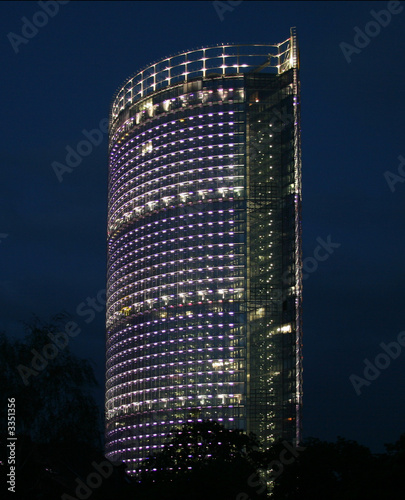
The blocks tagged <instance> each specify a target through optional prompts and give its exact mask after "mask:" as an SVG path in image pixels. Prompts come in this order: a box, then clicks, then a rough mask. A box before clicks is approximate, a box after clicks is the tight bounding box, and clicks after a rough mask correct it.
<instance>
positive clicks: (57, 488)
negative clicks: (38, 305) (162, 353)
mask: <svg viewBox="0 0 405 500" xmlns="http://www.w3.org/2000/svg"><path fill="white" fill-rule="evenodd" d="M69 320H70V318H69V317H68V315H66V314H59V315H57V316H55V317H53V318H52V319H51V321H49V322H43V321H41V320H39V319H38V318H36V317H34V319H33V320H32V321H31V322H30V323H29V324H27V325H26V336H25V337H24V338H23V339H22V340H16V339H10V338H8V337H7V336H6V335H5V334H4V333H2V334H0V365H1V367H2V369H1V370H0V384H1V387H2V391H1V394H0V414H1V417H2V421H7V405H8V402H9V401H10V399H13V400H14V401H15V419H16V436H17V441H16V445H17V449H16V459H17V463H16V468H17V471H18V491H19V494H17V495H15V496H13V497H14V498H20V497H19V495H22V496H21V498H28V497H29V498H37V497H36V496H35V495H36V494H38V498H58V496H55V495H60V493H61V492H62V491H65V489H66V488H69V487H70V483H71V482H72V481H73V480H74V478H75V477H76V475H80V474H81V473H82V472H81V471H82V470H84V469H83V468H86V467H87V468H88V467H89V466H90V464H91V457H92V456H93V455H94V453H100V456H101V441H100V436H101V433H100V430H101V426H100V423H101V422H100V415H99V410H98V407H97V405H96V403H95V400H94V397H93V395H92V390H93V389H94V387H95V386H96V379H95V376H94V373H93V368H92V366H91V364H90V363H89V361H87V360H83V359H79V358H78V357H77V356H75V355H74V354H73V353H72V351H71V349H70V346H69V337H68V336H67V335H65V336H64V335H63V332H64V330H65V326H66V324H67V322H68V321H69ZM58 334H60V335H58ZM52 339H53V340H52ZM35 360H36V361H35ZM6 432H7V429H6V428H5V427H3V428H2V430H1V435H0V436H1V441H2V444H3V446H2V456H1V461H2V462H3V464H4V463H7V461H6V458H7V452H6V448H5V446H4V444H5V442H6V438H7V435H6ZM4 468H5V467H4ZM27 495H28V496H27ZM44 495H45V496H44ZM46 495H47V496H46ZM59 497H60V496H59Z"/></svg>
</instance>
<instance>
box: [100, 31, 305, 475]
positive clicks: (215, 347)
mask: <svg viewBox="0 0 405 500" xmlns="http://www.w3.org/2000/svg"><path fill="white" fill-rule="evenodd" d="M298 61H299V60H298V52H297V41H296V36H295V33H294V30H291V36H290V38H289V39H287V40H286V41H285V42H283V43H280V44H275V45H270V44H262V45H260V44H255V45H236V44H234V45H218V46H214V47H206V48H201V49H196V50H191V51H188V52H182V53H179V54H177V55H175V56H172V57H168V58H166V59H163V60H162V61H159V62H156V63H154V64H151V65H149V66H147V67H146V68H145V69H143V70H142V71H140V72H138V73H136V74H135V76H133V77H131V78H129V79H128V80H127V81H126V83H125V85H124V86H123V87H122V88H121V89H120V90H119V91H118V92H117V94H116V96H115V98H114V100H113V103H112V108H111V115H110V136H109V137H110V139H109V140H110V142H109V194H108V200H109V205H108V283H107V372H106V453H107V456H108V457H109V458H110V459H111V460H124V461H125V462H126V463H127V466H128V469H129V470H131V471H136V469H137V467H138V465H139V461H140V460H142V459H144V458H145V457H147V456H148V455H150V454H153V453H156V452H157V451H158V450H160V449H161V447H162V446H163V444H164V442H165V437H166V436H167V433H168V432H169V431H170V430H171V429H173V427H176V426H181V425H182V424H183V423H185V422H187V421H188V420H195V419H197V420H198V419H215V420H218V421H220V422H222V423H223V424H224V425H225V426H227V427H230V428H242V429H245V430H247V431H248V432H249V431H252V432H255V433H256V434H257V435H258V437H259V438H260V440H261V441H262V443H263V444H264V445H265V446H268V445H269V444H270V443H271V442H272V441H273V440H274V439H277V438H283V439H286V440H288V441H290V442H295V441H296V440H297V439H298V438H299V435H300V408H301V402H302V359H301V335H302V333H301V220H300V207H301V154H300V120H299V77H298V65H299V62H298Z"/></svg>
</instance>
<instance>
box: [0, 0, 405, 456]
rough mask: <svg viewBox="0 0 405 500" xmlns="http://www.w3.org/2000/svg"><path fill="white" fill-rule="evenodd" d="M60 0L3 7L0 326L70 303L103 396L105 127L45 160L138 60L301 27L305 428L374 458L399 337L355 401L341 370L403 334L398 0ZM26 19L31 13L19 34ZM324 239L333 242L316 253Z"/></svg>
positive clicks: (390, 399) (399, 378)
mask: <svg viewBox="0 0 405 500" xmlns="http://www.w3.org/2000/svg"><path fill="white" fill-rule="evenodd" d="M45 3H46V2H45ZM63 3H64V5H59V12H57V13H56V14H55V15H54V17H52V18H49V19H48V20H47V19H46V17H45V18H44V16H43V15H42V14H41V15H38V14H37V13H38V12H43V10H42V9H41V7H40V4H41V2H39V3H38V2H2V3H1V6H0V9H1V15H0V36H1V38H0V40H1V55H2V69H3V74H2V78H1V96H2V120H1V139H2V147H1V150H0V155H1V173H0V176H1V177H0V194H1V213H0V261H1V267H0V282H1V292H0V293H1V300H0V303H1V317H0V330H3V331H5V332H8V333H9V334H10V335H13V336H21V335H22V334H23V327H22V325H21V321H24V320H25V321H28V320H29V319H30V317H31V314H32V313H35V314H36V315H38V316H39V317H40V318H43V319H49V318H50V317H51V316H52V315H54V314H55V313H58V312H60V311H62V310H65V311H68V312H69V313H71V315H72V317H73V319H74V320H75V321H76V322H77V323H78V324H79V326H80V328H81V333H80V334H79V335H78V336H76V337H75V338H72V339H71V343H70V346H71V348H72V350H73V351H74V352H75V353H77V354H79V355H80V356H82V357H86V358H91V359H92V360H93V361H94V363H95V367H96V373H97V376H98V379H99V382H100V391H99V400H100V405H102V404H103V403H102V387H103V384H104V339H105V328H104V308H103V307H102V306H101V305H100V300H99V299H101V298H102V295H103V292H102V290H103V289H104V288H105V276H106V213H107V135H106V134H105V133H100V134H102V141H101V143H100V144H99V145H94V147H93V149H92V151H91V152H89V154H88V155H87V156H86V157H82V158H81V161H78V165H77V166H76V167H74V168H73V169H72V171H71V172H65V173H64V174H63V176H62V179H61V180H62V182H59V180H58V178H57V176H56V174H55V172H54V170H53V168H52V163H53V162H60V163H63V164H65V157H66V155H67V150H66V148H67V147H68V146H70V147H72V148H73V149H75V148H76V147H77V145H78V143H79V142H80V141H82V140H83V139H85V136H84V134H83V130H87V131H90V130H92V129H97V128H99V126H100V125H99V124H100V122H101V121H102V120H104V119H105V118H107V117H108V113H109V106H110V102H111V99H112V97H113V94H114V92H115V90H116V89H117V88H118V87H119V86H120V85H121V84H122V83H123V81H124V80H125V79H126V78H127V77H128V76H130V75H131V74H133V73H134V72H136V71H137V70H138V69H140V68H142V67H143V66H145V65H146V64H148V63H149V62H152V61H155V60H159V59H161V58H163V57H165V56H167V55H170V54H173V53H176V52H178V51H180V50H183V49H190V48H195V47H199V46H203V45H212V44H216V43H220V42H241V43H243V42H247V43H254V42H266V43H272V42H274V43H278V42H281V41H284V40H285V39H287V38H288V37H289V33H290V31H289V30H290V27H291V26H296V27H297V34H298V40H299V44H300V56H301V105H302V151H303V257H304V262H305V266H306V267H305V269H304V273H305V274H306V276H307V277H306V279H305V280H304V325H303V326H304V423H303V424H304V436H316V437H319V438H321V439H328V440H334V439H335V438H336V436H337V435H341V436H343V437H345V438H348V439H354V440H357V441H359V442H360V443H362V444H365V445H368V446H370V447H371V448H372V450H373V451H382V445H383V443H385V442H393V441H395V440H396V439H398V438H399V435H400V434H401V433H402V432H405V421H404V414H405V390H404V385H405V382H404V380H405V378H404V375H405V347H404V346H402V347H401V352H400V354H399V355H398V356H397V357H396V359H390V360H389V366H387V367H386V368H385V369H381V370H380V371H381V373H380V374H379V375H378V374H377V376H376V377H375V380H373V381H370V383H369V384H368V385H363V386H362V387H361V389H360V391H361V394H360V395H357V394H356V392H355V389H354V387H353V385H352V382H351V381H350V378H349V377H350V376H351V375H352V374H355V375H358V376H360V377H363V370H364V368H365V364H364V361H363V360H364V359H366V358H367V359H369V360H370V361H371V362H373V363H374V360H375V358H376V357H377V356H378V355H379V354H381V353H384V350H383V348H382V347H381V343H385V344H388V343H390V342H392V341H395V340H396V339H397V337H398V334H399V333H400V332H401V331H404V330H405V317H404V306H403V304H404V296H405V293H404V278H405V267H404V255H405V228H404V213H405V166H404V165H405V159H404V160H403V161H402V163H401V159H400V157H401V155H402V157H405V144H404V124H405V123H404V122H405V119H404V117H405V90H404V89H405V85H404V81H405V57H404V56H405V3H404V2H255V1H244V2H73V1H72V2H68V3H66V2H63ZM388 9H390V11H391V12H389V11H388ZM381 10H384V11H387V12H389V13H388V14H378V12H379V11H381ZM372 11H374V13H373V12H372ZM22 18H26V19H27V20H28V21H29V22H30V21H32V20H33V19H35V20H36V22H37V24H43V26H42V27H40V28H38V30H37V31H38V32H37V33H35V31H31V32H29V31H28V34H29V35H30V36H31V38H25V39H24V40H25V43H24V42H23V41H22V39H21V38H19V37H21V36H23V33H22V29H23V25H24V24H25V23H26V21H23V20H22ZM221 18H222V19H221ZM375 18H379V21H376V19H375ZM27 29H28V28H25V33H26V34H27ZM34 29H35V28H34ZM364 30H366V33H367V32H368V34H369V35H368V36H367V34H366V35H361V34H359V33H360V31H361V32H363V33H364ZM10 33H13V34H14V35H10ZM356 33H357V37H356ZM364 36H366V38H364ZM355 37H356V39H355ZM342 43H345V44H348V45H343V46H342ZM342 47H343V49H344V51H345V53H344V52H343V50H342ZM348 60H350V62H348ZM387 172H389V173H388V174H387ZM321 240H322V241H323V242H327V241H328V240H329V241H331V242H332V243H333V244H334V245H333V247H331V249H330V251H331V253H330V254H329V256H328V258H327V259H324V260H317V259H316V258H315V257H314V255H315V256H316V255H318V254H317V252H316V249H317V246H318V245H319V242H320V241H321ZM322 255H324V253H322ZM97 294H99V299H97ZM88 298H89V299H90V302H89V304H90V305H88V304H87V303H86V302H87V301H88ZM93 298H94V300H93ZM92 311H93V312H92ZM384 359H385V360H386V359H387V358H384V356H383V357H381V356H380V357H379V358H378V361H379V362H380V363H382V364H384V362H385V361H384Z"/></svg>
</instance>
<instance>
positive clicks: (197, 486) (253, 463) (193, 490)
mask: <svg viewBox="0 0 405 500" xmlns="http://www.w3.org/2000/svg"><path fill="white" fill-rule="evenodd" d="M258 447H259V443H258V441H257V440H256V438H255V437H254V436H252V435H250V436H248V435H246V434H245V433H244V432H243V431H241V430H229V429H226V428H225V427H224V426H223V425H222V424H220V423H218V422H216V421H208V420H205V421H200V422H194V423H192V422H189V423H187V424H185V425H184V426H183V427H182V428H181V429H177V430H174V431H173V432H172V434H171V439H170V440H169V442H168V443H167V444H166V445H165V447H164V448H163V450H162V451H161V452H160V453H158V454H157V455H156V456H154V457H151V458H150V459H147V460H146V461H145V463H144V465H143V467H142V470H141V475H140V481H141V483H142V487H143V491H145V492H146V495H145V498H147V495H151V497H153V498H159V499H161V500H163V499H164V500H169V499H176V500H179V499H186V498H187V499H189V498H193V499H206V498H210V499H214V500H215V499H221V500H227V499H232V500H235V499H236V498H239V499H240V500H241V499H246V500H247V499H248V498H251V499H252V500H253V499H259V498H266V495H265V486H264V485H263V484H261V483H260V487H259V488H257V485H258V482H257V478H256V477H255V476H256V469H257V464H258V457H259V456H260V452H259V450H258ZM253 479H255V480H256V483H257V484H256V483H255V484H254V485H253V486H252V481H253ZM254 486H256V488H255V487H254ZM140 494H141V492H140ZM140 498H143V497H140Z"/></svg>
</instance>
